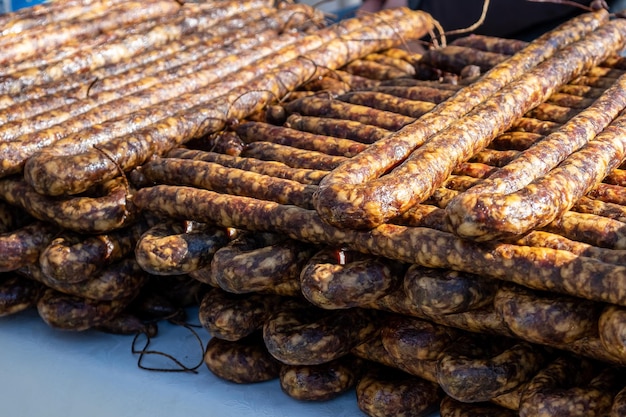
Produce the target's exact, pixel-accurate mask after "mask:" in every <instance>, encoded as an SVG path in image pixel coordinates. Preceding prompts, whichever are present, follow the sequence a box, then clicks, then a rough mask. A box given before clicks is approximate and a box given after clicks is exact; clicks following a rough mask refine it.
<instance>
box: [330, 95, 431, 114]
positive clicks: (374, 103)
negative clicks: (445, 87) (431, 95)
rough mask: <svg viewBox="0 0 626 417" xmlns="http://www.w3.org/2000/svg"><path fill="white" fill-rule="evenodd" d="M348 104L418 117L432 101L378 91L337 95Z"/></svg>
mask: <svg viewBox="0 0 626 417" xmlns="http://www.w3.org/2000/svg"><path fill="white" fill-rule="evenodd" d="M337 99H338V100H341V101H345V102H347V103H350V104H356V105H360V106H367V107H372V108H375V109H377V110H383V111H389V112H392V113H398V114H401V115H403V116H407V117H412V118H418V117H420V116H423V115H424V114H426V113H428V112H429V111H431V110H432V109H433V108H434V107H435V104H434V103H430V102H426V101H419V100H410V99H405V98H402V97H397V96H393V95H391V94H386V93H380V92H378V91H353V92H350V93H347V94H343V95H340V96H339V97H337Z"/></svg>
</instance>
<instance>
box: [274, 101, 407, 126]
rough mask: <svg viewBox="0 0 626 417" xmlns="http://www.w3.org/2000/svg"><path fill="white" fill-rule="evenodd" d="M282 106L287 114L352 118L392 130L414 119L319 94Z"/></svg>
mask: <svg viewBox="0 0 626 417" xmlns="http://www.w3.org/2000/svg"><path fill="white" fill-rule="evenodd" d="M284 107H285V110H286V111H287V113H288V114H293V113H297V114H301V115H305V116H318V117H328V118H332V119H347V120H354V121H356V122H360V123H363V124H368V125H372V126H377V127H381V128H383V129H387V130H392V131H395V130H398V129H401V128H402V127H403V126H406V125H407V124H409V123H412V122H414V121H415V118H412V117H407V116H403V115H400V114H397V113H393V112H390V111H384V110H376V109H373V108H370V107H366V106H361V105H356V104H350V103H345V102H342V101H339V100H335V99H332V98H326V97H321V96H314V97H304V98H302V99H299V100H294V101H291V102H289V103H286V104H285V105H284Z"/></svg>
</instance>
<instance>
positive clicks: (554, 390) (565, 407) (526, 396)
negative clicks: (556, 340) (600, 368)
mask: <svg viewBox="0 0 626 417" xmlns="http://www.w3.org/2000/svg"><path fill="white" fill-rule="evenodd" d="M589 368H590V365H588V364H586V363H584V359H582V360H577V359H575V358H566V357H560V358H557V359H556V360H555V361H553V362H552V363H551V364H549V365H548V366H547V367H546V368H545V369H543V370H541V371H540V372H539V373H538V374H537V375H536V376H535V377H534V378H533V379H532V380H531V382H530V383H529V384H528V386H527V387H526V389H525V391H524V392H523V393H522V399H521V402H520V409H519V415H520V416H521V417H530V416H541V417H543V416H546V417H547V416H554V415H570V416H584V415H606V414H607V413H608V412H609V410H610V408H611V405H612V402H613V397H614V396H615V394H616V392H617V390H616V389H615V388H614V387H611V385H612V384H607V382H614V380H615V378H616V377H617V375H615V374H616V373H617V372H616V371H615V370H612V369H611V370H606V371H604V372H602V373H600V374H599V375H596V376H595V377H594V371H593V369H592V370H589ZM611 374H613V375H611ZM607 385H608V386H607Z"/></svg>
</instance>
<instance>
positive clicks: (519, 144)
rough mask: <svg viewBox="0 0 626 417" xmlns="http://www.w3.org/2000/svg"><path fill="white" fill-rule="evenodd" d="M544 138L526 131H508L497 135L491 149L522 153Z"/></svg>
mask: <svg viewBox="0 0 626 417" xmlns="http://www.w3.org/2000/svg"><path fill="white" fill-rule="evenodd" d="M543 138H544V135H542V134H540V133H534V132H527V131H515V130H512V131H508V132H504V133H502V134H501V135H498V136H497V137H496V138H495V139H494V140H493V141H492V142H491V145H490V146H491V147H492V148H493V149H498V150H516V151H523V150H526V149H528V148H530V147H531V146H532V145H534V144H535V143H536V142H538V141H540V140H541V139H543Z"/></svg>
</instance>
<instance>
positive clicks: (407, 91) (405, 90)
mask: <svg viewBox="0 0 626 417" xmlns="http://www.w3.org/2000/svg"><path fill="white" fill-rule="evenodd" d="M373 90H374V91H376V92H379V93H383V94H388V95H391V96H395V97H400V98H405V99H407V100H414V101H422V102H425V103H432V104H439V103H441V102H443V101H446V100H447V99H449V98H450V97H452V96H453V95H454V94H455V93H456V92H457V91H458V90H452V89H449V88H439V85H433V86H432V87H431V86H428V85H419V84H418V85H412V86H398V85H380V86H378V87H375V88H374V89H373ZM432 107H433V108H434V107H435V106H434V105H433V106H432ZM394 130H398V129H394Z"/></svg>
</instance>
